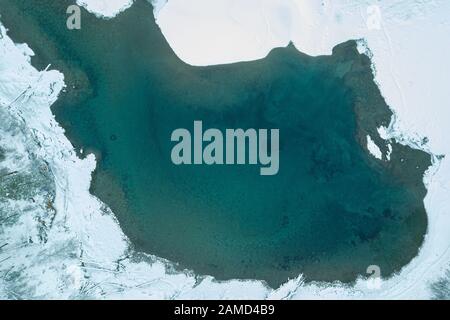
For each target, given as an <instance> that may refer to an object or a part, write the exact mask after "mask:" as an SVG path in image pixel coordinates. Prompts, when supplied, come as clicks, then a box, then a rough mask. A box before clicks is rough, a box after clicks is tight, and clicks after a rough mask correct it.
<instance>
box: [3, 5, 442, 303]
mask: <svg viewBox="0 0 450 320" xmlns="http://www.w3.org/2000/svg"><path fill="white" fill-rule="evenodd" d="M78 2H79V3H80V4H84V5H86V7H87V9H88V10H91V11H95V13H96V14H97V15H98V16H101V17H110V18H111V17H113V16H114V15H115V14H117V13H118V12H120V11H122V10H124V9H126V8H127V7H128V6H129V5H131V4H132V1H131V0H115V1H114V3H115V4H116V5H115V6H114V7H109V6H105V5H104V4H105V3H106V2H105V1H99V0H79V1H78ZM88 2H89V3H90V4H87V3H88ZM157 2H158V11H157V22H158V24H159V25H160V27H161V29H162V31H163V33H164V35H165V37H166V38H167V40H168V41H169V43H170V44H171V46H172V48H173V49H174V51H175V52H176V53H177V54H178V55H179V56H180V58H182V59H183V60H185V61H186V62H188V63H191V64H196V65H206V64H217V63H229V62H234V61H243V60H253V59H258V58H262V57H264V56H265V55H266V54H267V53H268V52H269V51H270V49H272V48H273V47H276V46H284V45H286V44H287V43H288V42H289V41H293V42H294V44H295V45H296V47H297V48H298V49H299V50H300V51H302V52H305V53H308V54H311V55H318V54H329V53H331V49H332V47H333V46H334V45H336V44H338V43H340V42H344V41H346V40H348V39H360V38H364V39H365V40H366V41H365V43H366V46H367V48H369V49H370V52H371V54H372V55H373V57H372V59H373V62H374V68H375V70H376V80H377V82H378V83H379V85H380V88H381V91H382V93H383V95H384V97H385V98H386V100H387V102H388V103H389V105H390V106H391V107H392V109H393V111H394V112H395V114H396V117H395V121H394V122H393V124H392V126H391V127H390V128H387V129H383V130H380V132H382V134H383V135H387V136H390V137H395V138H397V139H399V140H402V141H404V143H407V144H411V145H413V146H416V147H417V146H418V145H419V142H420V141H421V140H422V137H425V136H426V137H428V139H429V142H428V143H427V144H426V145H425V146H423V147H424V148H426V149H427V150H428V151H430V152H432V153H433V154H449V151H450V144H448V143H446V133H448V132H449V131H450V130H449V129H447V128H448V127H449V125H450V114H449V113H450V112H449V110H448V108H449V107H450V97H449V95H448V94H447V91H446V88H445V87H446V84H447V83H449V80H450V78H449V77H450V63H449V62H448V61H447V60H446V59H445V58H446V57H445V54H446V52H450V43H448V42H445V41H442V40H441V39H443V38H444V37H448V35H449V34H450V22H449V18H448V16H450V15H449V13H450V3H449V2H448V1H445V0H440V1H423V0H422V1H405V0H399V1H389V2H390V4H382V3H378V2H377V3H378V5H379V7H378V8H379V11H377V9H376V8H375V7H370V6H369V5H370V3H371V2H369V1H367V5H362V4H361V3H363V1H358V4H357V5H356V4H352V3H353V2H354V1H348V0H340V1H338V0H324V1H321V2H318V1H315V0H298V1H294V0H293V1H278V0H272V1H269V0H263V1H256V0H255V1H250V0H236V1H230V0H227V1H226V0H214V1H211V0H190V1H182V0H169V2H168V3H167V4H165V1H160V0H157ZM386 2H388V1H386ZM102 3H103V5H102ZM108 3H109V2H108ZM321 3H323V5H321ZM367 8H369V10H368V11H367ZM378 13H379V14H378ZM150 14H152V13H151V12H149V15H150ZM374 14H375V15H374ZM0 30H1V32H0V56H1V57H2V59H0V105H1V108H5V110H7V111H8V114H9V115H10V117H11V120H8V121H11V124H12V125H16V124H17V125H19V126H21V128H23V130H21V132H19V133H15V134H14V135H12V136H11V139H15V140H14V143H15V144H16V149H17V150H10V151H9V152H12V153H14V152H15V153H17V154H19V153H20V154H27V155H28V156H27V157H12V159H23V160H22V161H23V164H24V166H25V165H26V161H27V160H26V159H27V158H33V157H37V158H39V159H42V161H44V162H46V163H47V164H48V166H49V168H50V170H51V172H52V174H53V176H54V179H55V188H56V197H55V200H54V203H53V206H54V208H55V211H56V215H55V218H54V221H53V223H52V227H51V228H48V230H47V233H48V237H47V240H46V241H45V242H42V243H40V242H36V241H33V242H32V243H30V242H29V241H28V235H29V234H30V232H31V231H30V230H33V229H35V228H39V227H40V225H39V221H38V219H36V218H30V217H29V216H25V215H24V216H23V218H21V219H19V220H18V222H17V223H15V224H13V225H7V226H3V227H2V228H3V229H2V232H1V233H0V241H1V242H0V246H1V245H2V243H8V245H7V246H5V247H3V248H1V249H0V261H1V263H0V271H2V272H7V271H8V270H10V269H11V270H13V271H14V272H16V274H19V276H20V279H22V281H20V282H19V283H18V285H20V286H21V288H14V286H13V285H11V284H10V283H9V284H6V283H2V282H0V297H4V298H14V297H18V296H19V297H20V296H23V295H21V294H20V292H26V296H25V297H43V298H165V299H168V298H188V299H194V298H198V299H201V298H210V299H213V298H238V299H239V298H260V299H264V298H269V299H280V298H290V299H295V298H360V299H364V298H397V299H407V298H429V297H430V289H429V284H430V283H431V282H432V281H435V280H436V278H437V277H438V276H440V275H443V273H444V270H445V268H446V267H447V266H448V263H449V262H450V250H448V248H449V246H450V234H449V233H448V230H449V228H450V212H449V209H450V197H449V196H448V188H449V187H448V186H449V180H450V160H449V159H447V158H444V159H443V160H442V161H441V162H440V163H439V164H436V165H435V166H434V167H433V169H432V170H431V171H430V173H429V174H428V175H427V176H426V184H427V188H428V191H429V193H428V195H427V197H426V199H425V204H426V208H427V211H428V215H429V231H428V235H427V237H426V241H425V244H424V246H423V248H422V249H421V251H420V254H419V256H418V257H417V258H415V259H414V260H413V261H412V262H411V263H410V264H409V265H407V266H406V267H405V268H404V269H403V270H402V272H401V273H400V274H398V275H395V276H393V277H391V278H390V279H388V280H385V281H383V282H382V283H381V287H380V288H377V286H373V283H372V282H371V281H368V280H363V279H361V280H359V281H357V283H356V285H355V286H352V287H349V286H344V285H341V284H339V283H334V284H329V283H310V284H306V285H305V284H303V283H302V281H301V277H299V278H298V279H294V280H291V281H289V282H288V283H286V284H285V285H283V286H282V287H281V288H279V289H277V290H271V289H270V288H268V287H267V286H265V285H264V283H262V282H260V281H256V280H253V281H251V280H249V281H238V280H233V281H226V282H218V281H215V280H214V279H213V278H211V277H200V276H196V275H194V274H192V273H190V272H185V273H180V272H174V271H173V270H172V268H171V265H170V263H168V262H167V261H165V260H163V259H159V258H156V257H153V256H148V255H139V254H137V253H135V252H133V251H132V250H131V249H129V243H128V241H127V239H126V237H125V236H124V235H123V233H122V231H121V230H120V227H119V225H118V223H117V221H116V219H115V218H114V216H113V215H112V213H111V212H109V210H108V209H107V208H105V206H104V205H103V204H102V203H101V202H100V201H99V200H98V199H96V198H95V197H93V196H92V195H90V194H89V192H88V190H89V184H90V180H91V173H92V170H93V169H94V168H95V159H94V157H93V156H92V155H89V156H87V157H86V158H85V159H83V160H81V159H79V158H77V156H76V154H75V152H74V151H73V148H72V146H71V144H70V142H69V141H68V140H67V138H66V137H65V136H64V131H63V129H62V128H61V127H60V126H59V125H58V124H57V123H56V121H55V120H54V118H53V115H52V114H51V111H50V105H51V104H52V103H53V102H54V101H55V99H56V98H57V95H58V93H59V92H60V90H62V89H63V85H64V82H63V75H62V74H61V73H59V72H57V71H54V70H53V71H48V70H44V71H37V70H35V69H34V68H33V67H32V66H31V65H30V63H29V55H30V53H31V51H30V50H29V48H27V47H26V46H24V45H15V44H14V43H13V42H12V41H11V39H9V38H8V36H7V35H6V31H5V30H4V28H1V29H0ZM218 36H220V37H218ZM361 50H366V48H365V46H364V42H361ZM50 69H51V68H50ZM2 125H4V124H2ZM6 128H8V126H6ZM7 141H11V140H0V143H7ZM0 146H1V145H0ZM19 164H20V161H19V160H17V161H16V162H8V161H3V162H0V166H5V167H8V166H9V167H10V169H13V168H14V166H18V165H19ZM18 205H19V204H17V206H18ZM39 210H42V209H36V211H39ZM35 216H38V213H36V214H35ZM31 217H33V214H32V216H31ZM12 253H14V254H12ZM5 259H6V260H5ZM8 272H9V271H8ZM0 281H5V280H0ZM16 289H17V290H16ZM19 289H20V290H19ZM15 290H16V291H15Z"/></svg>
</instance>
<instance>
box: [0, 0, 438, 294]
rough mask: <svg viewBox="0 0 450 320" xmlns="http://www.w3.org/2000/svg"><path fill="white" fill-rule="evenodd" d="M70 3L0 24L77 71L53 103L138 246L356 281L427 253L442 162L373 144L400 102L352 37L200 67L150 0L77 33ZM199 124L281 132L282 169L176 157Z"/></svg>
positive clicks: (193, 265)
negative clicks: (423, 249) (264, 170)
mask: <svg viewBox="0 0 450 320" xmlns="http://www.w3.org/2000/svg"><path fill="white" fill-rule="evenodd" d="M68 4H69V2H68V1H50V0H45V1H24V0H14V1H12V0H11V1H10V0H0V8H1V9H0V13H2V18H1V21H2V22H3V23H5V24H6V25H7V26H9V27H10V29H11V36H12V37H13V39H17V41H25V42H27V43H29V44H30V46H31V47H32V48H33V50H35V52H36V54H37V57H36V58H33V63H34V65H35V66H37V67H41V68H42V67H44V66H46V65H47V64H48V63H52V64H53V67H54V68H56V69H58V70H62V71H63V72H64V74H65V77H66V83H67V84H68V87H67V92H66V93H65V94H63V95H62V96H61V98H60V99H59V101H58V102H57V103H56V104H55V105H54V106H53V111H54V112H55V114H56V117H57V120H58V121H59V122H60V123H61V125H62V126H63V127H64V128H65V129H66V130H67V134H68V136H69V137H70V139H71V141H72V142H73V143H74V145H75V146H76V147H77V149H78V150H79V149H80V148H83V149H84V150H85V151H87V152H94V153H95V154H96V156H97V158H98V168H97V170H96V172H95V175H94V179H93V185H92V192H93V193H94V194H95V195H97V196H99V197H100V199H102V200H103V201H104V202H105V203H107V204H108V205H109V206H110V207H111V208H112V209H113V211H114V212H115V214H116V216H117V217H118V219H119V221H120V224H121V226H122V228H123V230H124V231H125V233H126V234H127V235H128V236H129V238H130V239H131V241H132V243H133V245H134V246H135V248H136V249H138V250H142V251H145V252H149V253H152V254H156V255H158V256H161V257H164V258H168V259H170V260H172V261H175V262H178V263H179V265H180V267H187V268H189V269H193V270H194V271H195V272H197V273H201V274H212V275H213V276H216V277H217V278H219V279H230V278H257V279H263V280H266V281H267V282H268V283H269V284H270V285H273V286H276V285H278V284H280V283H282V282H284V281H285V280H287V279H288V278H289V277H291V278H292V277H295V276H297V275H298V274H299V273H304V274H305V275H306V277H307V279H308V280H328V281H330V280H337V279H338V280H342V281H352V280H354V279H355V278H356V276H357V275H358V274H365V272H366V268H367V267H368V266H369V265H379V266H380V267H381V271H382V274H383V275H386V276H387V275H389V274H391V273H392V272H394V271H397V270H399V268H400V267H402V266H403V265H405V264H406V263H407V262H409V260H410V259H411V258H412V257H414V256H415V255H416V254H417V250H418V248H419V246H420V244H421V242H422V240H423V235H424V234H425V231H426V214H425V210H424V207H423V197H424V196H425V188H424V186H423V183H422V181H421V176H422V174H423V172H424V170H425V169H426V168H427V166H428V165H429V163H430V158H429V156H428V155H426V154H424V153H422V152H420V151H416V150H412V149H410V148H407V147H402V146H400V145H397V144H395V143H393V147H394V152H393V155H392V160H391V162H390V163H387V162H381V161H378V160H376V159H375V158H373V157H372V156H370V155H369V154H368V152H367V149H366V148H365V135H366V134H367V133H371V134H373V133H375V132H376V128H377V127H378V126H379V125H382V124H383V125H387V124H388V123H389V120H390V117H391V113H390V111H389V109H388V107H387V105H386V104H385V103H384V101H383V99H382V98H381V95H380V93H379V91H378V89H377V87H376V86H375V84H374V83H373V76H372V73H371V69H370V62H369V61H368V59H367V58H366V57H364V56H361V55H359V54H358V52H357V51H356V47H355V43H354V42H349V43H346V44H343V45H342V46H340V47H339V48H337V49H336V50H335V52H334V54H333V56H330V57H319V58H313V57H309V56H306V55H304V54H301V53H299V52H298V51H297V50H296V49H295V48H294V47H293V46H292V45H290V46H288V47H287V48H280V49H275V50H273V51H272V52H271V53H270V54H269V56H268V57H266V58H265V59H262V60H259V61H254V62H245V63H235V64H230V65H221V66H211V67H192V66H189V65H186V64H185V63H183V62H182V61H180V60H179V59H178V58H177V57H176V55H175V54H174V53H173V52H172V50H171V48H170V47H169V45H168V44H167V42H166V40H165V39H164V37H163V36H162V34H161V32H160V30H159V28H158V26H157V25H156V24H155V22H154V18H153V15H152V14H151V12H152V11H151V10H152V8H151V6H150V5H149V4H148V3H146V2H144V1H137V2H136V3H135V5H133V7H132V8H131V9H129V10H127V11H126V12H125V13H123V14H121V15H119V16H118V17H117V18H116V19H113V20H109V21H105V20H101V19H97V18H95V17H93V16H92V15H90V14H88V13H86V12H85V11H83V15H82V28H81V30H79V31H69V30H67V29H66V28H65V19H66V15H65V8H67V6H68ZM194 120H202V121H203V126H204V128H205V130H206V129H207V128H219V129H225V128H243V129H246V128H267V129H271V128H279V129H280V170H279V173H278V175H275V176H261V175H260V174H259V166H251V165H239V166H237V165H235V166H206V165H196V166H175V165H173V163H172V162H171V159H170V153H171V148H172V147H173V145H174V143H173V142H171V141H170V135H171V133H172V131H173V130H174V129H177V128H192V126H193V121H194ZM374 137H375V136H374ZM374 139H376V141H377V142H378V143H380V145H382V148H383V150H386V144H384V145H383V144H382V141H381V140H380V139H379V138H374Z"/></svg>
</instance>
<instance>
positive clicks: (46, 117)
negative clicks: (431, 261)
mask: <svg viewBox="0 0 450 320" xmlns="http://www.w3.org/2000/svg"><path fill="white" fill-rule="evenodd" d="M0 41H2V40H0ZM2 45H5V44H2ZM6 45H7V46H10V47H9V49H10V50H13V47H11V43H10V42H9V44H8V43H7V44H6ZM15 53H16V54H19V51H17V50H16V51H15ZM27 68H28V69H27V70H31V69H33V68H31V69H29V68H30V66H27ZM43 74H45V75H47V74H48V75H53V76H55V72H52V71H48V72H47V71H46V72H44V73H43ZM60 81H61V80H58V82H59V83H60V84H61V82H60ZM18 89H19V88H18ZM55 99H56V98H55ZM41 103H42V105H41V107H40V108H41V109H42V110H40V111H39V112H42V116H43V117H41V118H40V120H41V121H42V123H41V124H40V123H39V122H36V120H35V121H31V119H32V118H31V119H30V118H29V117H32V116H33V113H30V114H26V115H24V116H25V117H27V118H28V119H30V123H31V126H32V127H34V128H38V130H39V131H40V132H41V133H42V135H43V136H44V137H48V138H51V139H55V138H56V139H57V141H59V144H60V145H59V147H62V148H61V150H65V151H64V152H65V153H67V155H68V157H67V159H61V158H58V157H57V158H56V159H53V160H51V159H52V157H51V156H52V155H53V156H54V155H56V154H59V152H60V151H58V150H53V149H51V150H46V151H45V152H44V154H43V156H45V157H46V158H48V159H49V160H51V161H52V168H53V170H55V169H56V170H55V177H56V176H58V177H59V179H61V177H64V176H67V177H68V180H67V181H66V183H69V185H66V183H62V181H61V180H60V181H59V183H60V185H59V186H58V191H57V194H58V195H59V196H57V208H58V209H60V211H62V212H65V214H67V215H68V216H67V217H68V218H69V220H71V219H74V218H75V217H73V216H72V217H71V218H70V217H69V214H70V211H69V210H68V209H67V202H66V201H69V202H70V200H68V199H65V200H63V199H61V196H62V194H63V193H64V192H65V190H69V188H74V189H73V190H79V191H81V192H82V193H84V194H85V196H87V197H88V199H89V200H88V201H87V202H88V205H87V207H85V208H84V209H85V210H86V212H90V215H94V216H96V215H97V214H98V212H97V213H95V212H94V211H95V210H94V211H93V210H92V208H93V207H98V206H101V205H100V203H98V201H97V200H96V199H95V198H94V197H92V196H89V195H87V194H86V190H87V189H88V185H89V182H90V173H91V172H92V170H93V168H94V167H95V161H94V159H93V157H91V156H88V157H87V158H86V159H84V160H80V159H77V158H76V156H74V155H73V154H72V147H71V145H70V143H68V141H67V139H66V138H65V137H64V136H61V134H62V130H61V129H60V127H59V125H58V124H55V122H54V120H51V119H52V115H51V113H49V112H48V110H46V109H49V108H48V106H46V103H47V102H46V101H45V100H43V101H42V102H41ZM22 112H24V110H22ZM49 128H56V131H52V130H49ZM391 135H392V133H391ZM405 142H409V141H408V140H406V141H405ZM409 143H411V142H409ZM411 145H414V146H415V147H417V145H416V144H414V143H411ZM55 149H57V148H55ZM45 153H48V154H45ZM69 163H73V164H72V166H71V167H69V166H68V167H67V168H66V167H65V166H66V165H68V164H69ZM80 168H81V169H83V176H84V178H83V181H84V182H83V183H82V184H81V185H80V186H77V183H74V182H75V181H77V182H80V180H78V179H80V178H79V177H77V176H78V175H79V174H78V173H77V172H76V171H77V169H80ZM435 169H437V166H436V163H435V166H434V167H433V168H432V169H430V170H429V173H428V175H426V178H425V179H426V180H429V179H430V178H431V172H432V171H433V170H435ZM66 171H70V174H68V175H65V174H64V172H66ZM71 179H73V181H71ZM84 179H85V180H84ZM430 183H431V182H430V181H427V185H428V186H429V184H430ZM61 186H64V187H63V188H61ZM66 187H67V189H66ZM434 187H436V186H434ZM71 190H72V189H71ZM429 192H430V190H429ZM73 195H74V194H72V196H73ZM64 197H65V196H64ZM427 198H428V196H427ZM58 199H59V200H58ZM428 200H429V199H428ZM70 205H71V206H72V207H71V208H72V210H75V207H73V205H74V203H72V204H70ZM90 206H92V207H90ZM64 208H65V209H64ZM429 215H431V214H430V213H429ZM88 216H89V215H88ZM108 217H109V216H108ZM84 218H87V216H85V217H84ZM97 218H99V217H97ZM97 218H96V219H97ZM105 219H107V220H108V221H109V222H108V224H109V226H110V228H111V229H112V230H115V231H114V232H117V235H119V234H121V231H120V229H118V228H117V226H115V225H114V223H112V224H111V222H114V218H111V217H109V218H105ZM87 221H89V218H87ZM72 222H75V225H77V224H79V223H80V222H82V221H78V222H77V221H76V218H75V220H72ZM90 223H92V221H91V222H90ZM92 224H93V223H92ZM437 226H441V225H439V224H438V225H437ZM79 227H80V226H79ZM434 228H436V224H434V225H431V227H430V228H429V229H434ZM75 229H76V228H75ZM88 229H89V228H88ZM441 229H442V227H441ZM444 230H445V226H444ZM85 231H86V229H84V228H83V227H82V228H81V230H78V233H79V234H78V236H81V238H83V233H84V232H85ZM99 232H100V233H102V234H103V236H105V235H106V234H109V232H108V233H105V232H104V231H100V230H97V229H95V228H94V230H93V232H92V233H89V234H91V235H92V234H93V235H95V234H96V233H97V234H98V233H99ZM430 234H431V233H430V230H429V232H428V233H427V236H426V238H427V240H429V239H428V238H429V237H430ZM119 238H121V240H118V239H119ZM119 238H117V239H116V241H118V243H121V242H124V241H125V240H123V235H122V237H119ZM91 241H92V240H91ZM125 242H126V241H125ZM97 243H98V242H97ZM429 245H430V244H429V241H428V242H427V241H425V244H424V246H423V247H422V249H421V250H420V253H419V257H420V256H421V255H423V251H424V247H426V246H428V247H429ZM87 247H88V248H89V249H92V250H94V249H93V248H90V246H89V245H88V246H87ZM118 248H119V249H118V250H117V251H116V252H115V253H108V254H107V255H108V257H105V260H104V262H105V265H109V264H110V263H111V262H112V261H114V259H113V260H111V259H110V258H114V257H115V258H118V257H119V256H121V255H122V253H121V254H119V255H118V253H119V252H118V251H121V250H120V248H122V249H123V252H126V246H124V245H118ZM430 249H431V248H430ZM109 250H110V249H109ZM98 252H99V253H100V251H98ZM91 253H92V252H91ZM101 253H102V254H105V252H101ZM447 256H448V255H447ZM103 257H104V256H103ZM417 259H418V258H415V259H414V260H413V262H411V263H410V264H409V265H408V266H406V267H405V268H403V270H402V273H405V272H407V271H408V269H411V268H412V269H413V270H414V265H415V264H417ZM447 261H448V260H447ZM131 264H132V263H130V264H127V266H129V267H130V265H131ZM155 264H158V265H159V266H157V268H159V273H158V275H160V276H162V274H164V270H162V269H164V268H165V267H163V268H162V269H161V267H162V266H161V265H160V264H159V263H155ZM147 267H148V266H147ZM130 268H132V269H133V268H134V270H136V269H137V270H139V269H140V268H144V269H145V268H146V266H142V265H141V264H138V265H134V266H131V267H130ZM422 268H423V267H422ZM405 270H406V271H405ZM94 273H95V272H94ZM124 277H126V276H124ZM409 277H411V275H409ZM156 278H158V277H156ZM169 278H170V276H169ZM187 278H188V279H186V280H185V281H181V284H178V285H177V284H175V283H173V284H172V285H171V287H172V286H174V287H179V286H181V289H180V290H182V289H183V288H184V289H186V290H187V287H189V286H190V285H192V284H194V283H196V282H197V279H195V280H194V278H193V277H192V276H187ZM394 278H395V276H394V277H391V278H390V279H389V280H386V281H384V282H383V286H384V285H386V284H388V285H389V283H386V282H392V280H393V279H394ZM123 280H125V279H123ZM172 280H174V279H172ZM255 282H257V281H228V282H215V281H213V280H212V278H210V277H206V278H205V280H203V281H202V284H203V286H211V287H215V288H216V289H217V287H218V286H229V285H230V283H231V287H233V286H234V285H235V286H237V287H241V286H243V285H245V286H247V285H248V286H254V287H253V290H255V291H257V292H255V291H253V294H255V295H256V296H260V297H268V298H277V297H278V298H279V297H291V298H300V297H305V295H306V296H309V294H311V293H316V294H318V293H321V294H323V296H324V297H344V296H345V295H348V296H347V297H352V296H353V297H359V298H364V297H367V296H361V295H360V294H358V291H359V290H361V291H360V292H363V291H365V290H364V288H363V287H364V285H365V284H366V283H365V281H364V280H359V281H357V283H356V285H355V286H354V287H352V288H349V287H347V286H341V285H333V284H331V285H330V284H319V285H316V284H314V283H313V284H308V285H306V286H302V285H301V280H300V279H295V280H291V281H290V282H288V283H286V284H285V285H283V286H281V287H280V288H279V289H277V290H275V291H270V290H267V288H265V286H264V285H263V284H258V283H255ZM391 284H392V285H393V284H394V283H391ZM162 286H163V287H164V285H162ZM199 287H200V288H202V286H201V285H200V286H199ZM197 288H198V287H197ZM153 289H155V288H153ZM203 289H205V288H203ZM229 289H230V288H228V289H223V290H225V291H226V290H229ZM195 290H199V289H195ZM195 290H194V292H195ZM240 290H242V288H240ZM399 290H401V288H400V289H399ZM294 291H297V292H296V293H295V292H294ZM308 291H309V294H308ZM317 291H319V292H317ZM180 292H181V291H179V292H178V295H177V296H178V297H180ZM222 292H224V291H222ZM424 292H425V291H423V292H422V293H419V296H420V295H423V294H425V293H424ZM235 293H237V292H236V291H235ZM391 293H394V295H395V288H394V290H393V291H391ZM417 293H418V292H416V294H417ZM202 294H205V293H202V292H198V291H197V295H199V296H201V295H202ZM228 294H230V293H228ZM241 294H242V293H241ZM361 294H362V293H361ZM341 295H342V296H341ZM143 296H146V297H151V296H152V294H151V293H150V292H147V295H143ZM194 296H195V294H194ZM368 296H370V294H369V295H368ZM181 297H183V294H181ZM185 297H186V296H185ZM309 297H313V298H314V297H317V296H314V295H312V296H309Z"/></svg>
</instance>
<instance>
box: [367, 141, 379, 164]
mask: <svg viewBox="0 0 450 320" xmlns="http://www.w3.org/2000/svg"><path fill="white" fill-rule="evenodd" d="M367 149H368V150H369V152H370V153H371V154H372V155H373V156H374V157H375V158H377V159H379V160H381V159H383V153H382V152H381V150H380V147H378V146H377V145H376V143H375V142H374V141H373V140H372V138H371V137H370V136H369V135H367Z"/></svg>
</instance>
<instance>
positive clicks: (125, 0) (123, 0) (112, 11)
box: [77, 0, 134, 19]
mask: <svg viewBox="0 0 450 320" xmlns="http://www.w3.org/2000/svg"><path fill="white" fill-rule="evenodd" d="M133 1H134V0H77V4H78V5H80V6H83V7H84V8H86V10H88V11H90V12H92V13H95V15H96V16H97V17H99V18H105V19H110V18H114V17H115V16H116V15H118V14H119V13H120V12H122V11H125V10H126V9H128V8H129V7H131V5H132V4H133Z"/></svg>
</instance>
